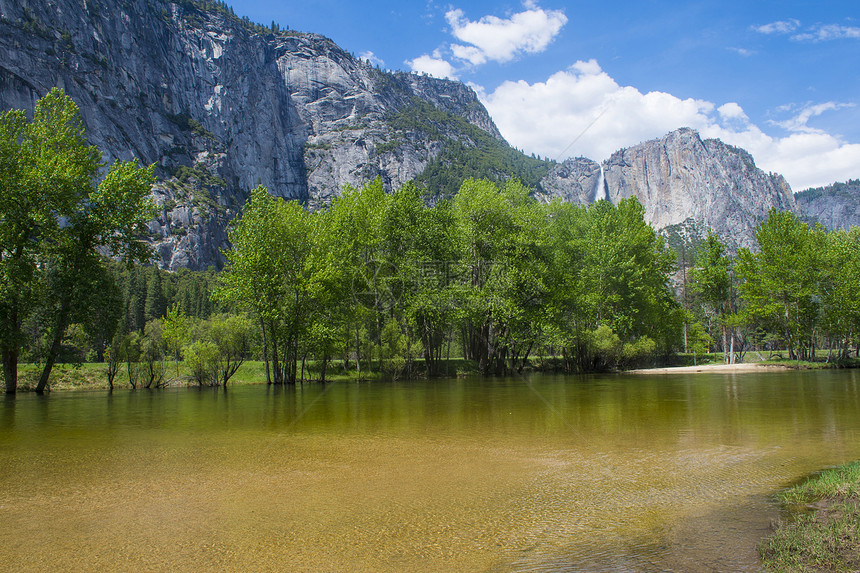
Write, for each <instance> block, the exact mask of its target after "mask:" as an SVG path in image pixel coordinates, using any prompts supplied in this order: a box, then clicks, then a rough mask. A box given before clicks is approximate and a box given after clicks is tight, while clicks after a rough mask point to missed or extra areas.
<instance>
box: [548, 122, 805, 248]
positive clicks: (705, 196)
mask: <svg viewBox="0 0 860 573" xmlns="http://www.w3.org/2000/svg"><path fill="white" fill-rule="evenodd" d="M595 165H596V164H594V162H588V161H584V160H575V161H573V162H565V163H563V164H561V165H559V166H558V167H556V168H555V169H553V171H552V172H551V173H550V175H549V176H548V177H547V178H546V179H545V185H544V189H545V190H546V192H548V193H549V195H550V196H558V197H562V198H564V199H565V200H571V199H572V200H575V201H576V202H578V203H585V202H590V201H592V200H593V198H594V197H595V196H597V193H595V192H594V191H593V190H594V189H595V188H596V187H595V186H597V187H599V185H598V183H596V182H595V183H594V184H592V182H594V181H595ZM598 167H600V166H598ZM602 168H603V178H604V184H603V187H602V188H601V189H599V190H598V192H599V193H605V196H606V198H607V199H608V200H610V201H612V202H613V203H618V202H619V201H621V200H622V199H624V198H626V197H636V198H637V199H638V200H639V202H640V203H642V205H643V206H644V208H645V217H646V219H647V220H648V221H649V222H650V223H651V224H652V225H653V226H654V227H655V228H657V229H664V228H667V227H670V226H673V225H680V224H682V223H689V221H696V222H698V223H700V224H702V225H704V226H706V227H710V228H712V229H714V230H715V231H716V232H717V233H718V234H720V235H721V236H722V237H723V238H724V239H725V240H726V241H727V242H729V243H730V245H731V246H732V247H739V246H752V244H753V243H754V240H755V238H754V234H753V232H754V229H755V226H756V225H757V224H758V223H759V222H760V221H762V220H764V219H765V218H766V217H767V213H768V210H769V209H770V208H776V209H778V210H788V211H793V212H795V211H796V206H795V202H794V196H793V194H792V192H791V188H790V187H789V185H788V183H787V182H786V181H785V179H784V178H783V177H782V176H781V175H776V174H772V173H765V172H763V171H762V170H760V169H758V168H757V167H756V166H755V162H754V161H753V158H752V156H751V155H750V154H749V153H747V152H746V151H744V150H742V149H738V148H736V147H732V146H730V145H727V144H725V143H723V142H721V141H719V140H715V139H707V140H702V139H701V138H700V137H699V134H698V133H697V132H696V131H694V130H692V129H679V130H677V131H673V132H672V133H669V134H668V135H666V136H665V137H663V138H661V139H658V140H654V141H648V142H645V143H642V144H640V145H637V146H635V147H631V148H628V149H622V150H620V151H617V152H615V153H614V154H612V156H611V157H610V158H609V159H608V160H607V161H605V162H604V163H603V165H602ZM598 172H599V169H598ZM597 177H599V174H598V176H597ZM561 181H564V182H566V184H565V185H560V184H559V182H561ZM589 195H590V197H591V198H589ZM584 199H587V200H584Z"/></svg>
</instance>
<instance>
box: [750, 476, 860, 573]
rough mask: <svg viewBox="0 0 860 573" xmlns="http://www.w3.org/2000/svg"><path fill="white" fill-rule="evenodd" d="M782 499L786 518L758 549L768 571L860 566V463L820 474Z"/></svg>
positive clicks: (790, 489) (801, 570)
mask: <svg viewBox="0 0 860 573" xmlns="http://www.w3.org/2000/svg"><path fill="white" fill-rule="evenodd" d="M778 500H779V501H780V502H781V503H782V505H783V507H784V508H785V514H786V518H785V519H783V520H780V523H779V524H778V527H777V529H776V531H775V532H774V533H773V535H771V536H770V537H768V538H767V539H765V540H764V541H763V542H762V544H761V545H760V546H759V551H760V553H761V556H762V564H763V566H764V568H765V570H767V571H778V572H806V571H857V570H858V568H860V461H857V462H852V463H850V464H847V465H845V466H841V467H838V468H833V469H829V470H825V471H823V472H821V473H819V474H816V475H814V476H812V477H810V478H809V479H807V480H804V481H802V482H801V483H798V484H797V485H795V486H793V487H791V488H789V489H787V490H785V491H783V492H781V493H780V494H779V495H778Z"/></svg>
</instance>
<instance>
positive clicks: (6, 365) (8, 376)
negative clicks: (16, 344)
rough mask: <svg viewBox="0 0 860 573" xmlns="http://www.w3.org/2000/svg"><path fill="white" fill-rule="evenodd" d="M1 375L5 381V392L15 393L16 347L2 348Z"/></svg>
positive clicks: (16, 381)
mask: <svg viewBox="0 0 860 573" xmlns="http://www.w3.org/2000/svg"><path fill="white" fill-rule="evenodd" d="M3 377H4V379H5V381H6V393H7V394H15V393H16V392H17V391H18V349H17V348H4V349H3Z"/></svg>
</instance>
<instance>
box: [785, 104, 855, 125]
mask: <svg viewBox="0 0 860 573" xmlns="http://www.w3.org/2000/svg"><path fill="white" fill-rule="evenodd" d="M847 107H854V104H850V103H836V102H833V101H828V102H825V103H819V104H807V105H805V106H803V107H802V108H801V109H800V111H798V112H797V114H796V115H795V116H794V117H791V118H789V119H787V120H783V121H771V123H772V124H773V125H777V126H779V127H781V128H783V129H785V130H787V131H791V132H795V133H822V131H821V130H819V129H816V128H814V127H811V126H810V125H808V123H809V120H810V119H812V118H813V117H817V116H819V115H821V114H822V113H824V112H826V111H835V110H840V109H844V108H847ZM792 108H793V106H782V107H781V108H780V111H790V110H791V109H792Z"/></svg>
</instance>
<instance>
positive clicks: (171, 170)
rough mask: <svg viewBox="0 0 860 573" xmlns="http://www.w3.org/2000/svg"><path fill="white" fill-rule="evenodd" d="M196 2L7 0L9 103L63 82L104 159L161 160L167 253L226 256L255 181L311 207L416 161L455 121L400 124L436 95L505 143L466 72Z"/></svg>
mask: <svg viewBox="0 0 860 573" xmlns="http://www.w3.org/2000/svg"><path fill="white" fill-rule="evenodd" d="M202 6H203V3H202V2H201V1H198V0H176V1H174V2H170V1H166V0H123V1H116V0H52V1H50V2H45V1H44V0H0V108H2V109H9V108H25V109H32V108H33V106H34V104H35V101H36V100H37V99H38V98H39V97H41V96H42V95H44V94H45V93H47V92H48V90H50V88H51V87H53V86H59V87H62V88H64V89H65V91H66V93H67V94H69V96H70V97H71V98H72V99H73V100H74V101H75V102H76V103H77V104H78V105H79V107H80V110H81V114H82V117H83V120H84V124H85V126H86V129H87V134H88V137H89V139H90V141H91V143H93V144H95V145H97V146H98V147H99V148H100V149H101V150H102V151H103V152H104V156H105V160H106V161H112V160H114V159H129V158H131V157H138V158H139V159H140V160H141V162H143V163H146V164H150V163H155V164H156V165H157V172H156V174H157V176H158V177H159V179H160V183H159V184H158V185H157V186H156V189H155V198H156V202H157V203H158V205H159V207H160V211H161V212H160V215H159V217H158V219H157V220H156V221H154V222H153V224H152V231H153V233H154V236H155V244H156V247H157V251H158V253H159V254H160V256H161V261H160V264H161V266H163V267H165V268H170V269H175V268H179V267H190V268H192V269H199V268H205V267H206V266H207V265H210V264H214V265H216V266H218V265H220V264H221V263H222V262H223V258H222V255H221V253H220V249H221V248H224V247H226V246H227V243H226V233H225V228H226V225H227V223H228V221H229V220H230V219H232V218H233V217H234V216H235V214H236V212H237V210H238V209H239V207H240V206H241V205H242V204H243V203H244V201H245V199H246V197H247V193H248V191H249V190H250V189H251V188H253V187H256V186H257V185H265V186H266V187H267V188H268V190H269V192H270V193H272V194H273V195H276V196H279V197H285V198H291V199H297V200H300V201H303V202H305V203H306V204H308V205H309V206H310V207H312V208H313V207H316V206H319V205H322V204H325V203H327V202H328V201H330V199H331V197H332V196H333V195H335V194H337V193H338V192H339V190H340V189H342V187H343V186H344V185H347V184H351V185H360V184H362V183H363V182H365V181H367V180H368V179H372V178H374V177H377V176H378V177H381V178H382V180H383V182H384V183H385V184H386V185H387V186H389V187H396V186H399V185H400V184H402V183H403V182H405V181H408V180H410V179H413V178H414V177H415V176H416V175H418V174H419V173H421V172H422V170H423V169H424V166H425V165H427V163H428V161H430V160H431V159H432V158H433V157H434V156H435V154H436V153H438V151H439V149H440V148H441V146H442V145H443V144H444V141H445V140H446V138H454V139H458V138H461V137H466V136H464V135H463V134H461V133H459V132H458V131H457V129H456V122H453V123H451V124H450V125H447V126H444V128H442V129H440V130H438V133H437V134H436V136H435V137H429V136H428V135H427V134H426V133H408V132H407V133H403V130H399V131H398V130H397V129H396V127H394V126H392V125H391V120H392V118H393V117H395V116H396V114H397V113H398V112H399V111H401V110H403V109H406V108H408V107H409V106H412V105H414V104H415V101H416V100H420V101H423V102H428V103H429V104H430V105H432V106H433V107H434V108H435V109H437V110H439V111H440V112H441V113H443V114H454V115H457V116H459V117H462V118H465V119H466V120H467V121H468V122H470V123H471V124H472V125H474V126H477V127H479V128H481V129H482V130H485V131H486V132H487V133H488V134H490V135H491V136H492V137H494V138H497V139H499V140H501V136H500V135H499V132H498V130H497V129H496V127H495V125H494V124H493V122H492V120H491V119H490V117H489V115H488V114H487V112H486V110H485V109H484V108H483V106H482V105H481V104H480V103H479V101H478V99H477V96H476V95H475V93H474V92H473V91H472V90H471V89H469V88H467V87H466V86H464V85H463V84H460V83H458V82H451V81H445V80H436V79H433V78H429V77H421V76H416V75H411V74H402V73H401V74H390V73H387V72H382V71H380V70H377V69H374V68H373V67H372V66H371V65H370V64H369V63H368V62H365V61H363V60H360V59H357V58H354V57H353V56H351V55H350V54H349V53H347V52H345V51H344V50H342V49H341V48H339V47H338V46H337V45H335V44H334V43H333V42H332V41H330V40H328V39H327V38H324V37H322V36H319V35H315V34H302V33H296V32H292V31H286V32H281V31H277V32H276V31H275V30H270V29H267V28H264V27H261V26H257V25H254V24H252V23H250V22H248V21H246V20H241V19H239V18H237V17H236V16H235V15H233V14H232V12H231V11H230V10H229V9H227V8H225V7H224V5H221V4H217V3H214V2H207V3H206V9H203V7H202Z"/></svg>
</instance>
